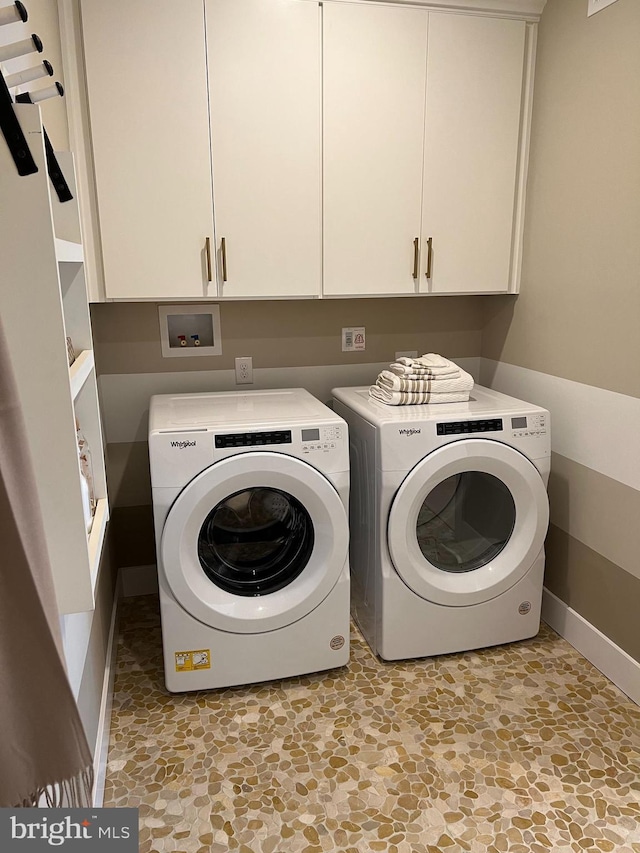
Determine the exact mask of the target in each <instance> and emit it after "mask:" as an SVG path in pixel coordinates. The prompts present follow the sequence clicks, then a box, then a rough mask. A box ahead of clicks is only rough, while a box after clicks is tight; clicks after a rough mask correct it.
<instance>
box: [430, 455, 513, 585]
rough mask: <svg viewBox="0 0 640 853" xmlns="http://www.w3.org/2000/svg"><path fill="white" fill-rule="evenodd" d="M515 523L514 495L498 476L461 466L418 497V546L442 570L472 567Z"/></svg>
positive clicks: (498, 547) (490, 555)
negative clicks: (420, 504)
mask: <svg viewBox="0 0 640 853" xmlns="http://www.w3.org/2000/svg"><path fill="white" fill-rule="evenodd" d="M515 523H516V506H515V503H514V500H513V496H512V495H511V492H510V491H509V489H508V488H507V487H506V486H505V484H504V483H503V482H502V480H499V479H498V478H497V477H494V476H493V475H492V474H488V473H486V471H463V472H462V473H460V474H454V475H453V476H451V477H447V478H446V479H445V480H442V481H441V482H440V483H438V485H437V486H436V487H435V488H434V489H432V490H431V491H430V492H429V494H428V495H427V497H426V498H425V499H424V501H423V502H422V506H421V507H420V509H419V510H418V519H417V522H416V536H417V539H418V547H419V548H420V551H421V552H422V554H423V555H424V556H425V557H426V559H427V560H428V561H429V562H430V563H431V564H432V565H434V566H436V567H437V568H439V569H442V570H443V571H445V572H471V571H474V570H475V569H479V568H480V567H481V566H484V565H486V564H487V563H489V562H490V561H491V560H493V559H494V558H495V557H497V556H498V554H499V553H500V552H501V551H502V549H503V548H504V547H505V545H506V544H507V542H508V541H509V538H510V536H511V534H512V533H513V528H514V527H515Z"/></svg>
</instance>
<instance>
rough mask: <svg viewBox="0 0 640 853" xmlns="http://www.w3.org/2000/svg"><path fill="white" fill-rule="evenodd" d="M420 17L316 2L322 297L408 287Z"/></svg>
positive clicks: (423, 16) (417, 149) (421, 58)
mask: <svg viewBox="0 0 640 853" xmlns="http://www.w3.org/2000/svg"><path fill="white" fill-rule="evenodd" d="M427 17H428V16H427V13H426V12H425V11H424V10H421V9H406V8H404V9H403V8H393V7H386V6H373V5H371V6H368V5H364V4H362V5H359V4H353V5H352V4H348V3H330V2H325V3H324V5H323V73H324V83H323V85H324V90H323V91H324V111H323V115H324V152H323V153H324V293H325V294H326V295H346V294H357V295H360V294H361V295H366V294H382V293H388V294H395V293H414V292H416V290H417V281H416V279H414V277H413V274H414V240H416V238H418V237H419V234H420V208H421V191H422V152H423V135H424V103H425V102H424V98H425V68H426V47H427ZM415 272H416V277H417V276H418V270H416V271H415Z"/></svg>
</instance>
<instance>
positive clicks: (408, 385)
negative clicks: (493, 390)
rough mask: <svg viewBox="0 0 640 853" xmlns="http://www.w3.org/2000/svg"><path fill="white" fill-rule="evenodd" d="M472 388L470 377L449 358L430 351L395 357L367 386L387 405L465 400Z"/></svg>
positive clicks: (372, 395) (374, 397)
mask: <svg viewBox="0 0 640 853" xmlns="http://www.w3.org/2000/svg"><path fill="white" fill-rule="evenodd" d="M472 388H473V377H471V376H470V375H469V374H468V373H465V371H464V370H462V368H460V367H458V365H457V364H455V363H454V362H453V361H449V359H448V358H443V357H442V356H441V355H437V354H436V353H433V352H429V353H426V354H425V355H422V356H420V358H399V359H398V361H394V362H393V363H392V364H390V365H389V370H383V371H382V373H380V375H379V376H378V378H377V379H376V384H375V385H372V386H371V388H369V396H371V397H373V399H374V400H379V401H380V402H381V403H386V404H387V405H388V406H409V405H415V404H418V403H465V402H466V401H467V400H468V399H469V394H470V393H471V389H472Z"/></svg>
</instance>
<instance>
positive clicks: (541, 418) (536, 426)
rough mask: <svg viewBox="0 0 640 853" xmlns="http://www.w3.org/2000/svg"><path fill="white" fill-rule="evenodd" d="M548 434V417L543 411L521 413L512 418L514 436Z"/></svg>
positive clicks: (512, 433)
mask: <svg viewBox="0 0 640 853" xmlns="http://www.w3.org/2000/svg"><path fill="white" fill-rule="evenodd" d="M546 434H547V418H546V415H545V414H543V413H540V414H538V413H537V412H536V413H535V414H531V415H521V416H520V417H515V418H511V435H512V436H513V437H514V438H525V437H528V436H532V435H546Z"/></svg>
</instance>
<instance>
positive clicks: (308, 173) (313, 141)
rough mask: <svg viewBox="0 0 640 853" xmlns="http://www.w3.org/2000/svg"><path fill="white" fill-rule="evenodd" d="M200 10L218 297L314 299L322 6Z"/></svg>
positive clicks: (243, 3) (255, 4)
mask: <svg viewBox="0 0 640 853" xmlns="http://www.w3.org/2000/svg"><path fill="white" fill-rule="evenodd" d="M205 11H206V27H207V51H208V64H209V96H210V106H211V146H212V162H213V186H214V205H215V222H216V245H217V261H218V274H219V276H220V278H221V279H222V285H221V295H222V296H231V297H250V296H256V297H261V296H284V297H286V296H318V295H319V294H320V261H321V257H320V204H321V201H320V7H319V5H318V4H316V3H311V2H303V0H269V2H265V0H205ZM222 240H224V250H223V249H222Z"/></svg>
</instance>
